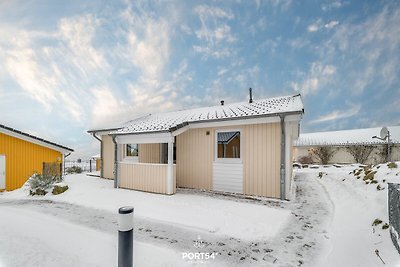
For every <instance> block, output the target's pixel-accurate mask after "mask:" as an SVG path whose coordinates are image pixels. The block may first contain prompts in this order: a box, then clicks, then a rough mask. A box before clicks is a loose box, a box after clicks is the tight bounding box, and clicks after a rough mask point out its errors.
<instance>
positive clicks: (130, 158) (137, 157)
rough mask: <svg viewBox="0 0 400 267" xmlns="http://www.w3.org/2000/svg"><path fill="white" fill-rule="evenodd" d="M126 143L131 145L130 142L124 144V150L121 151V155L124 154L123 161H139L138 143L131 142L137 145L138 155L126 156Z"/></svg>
mask: <svg viewBox="0 0 400 267" xmlns="http://www.w3.org/2000/svg"><path fill="white" fill-rule="evenodd" d="M128 145H132V144H124V149H123V150H124V151H123V155H124V159H123V160H124V161H127V162H134V163H138V162H139V144H133V145H137V149H138V155H137V156H127V155H126V153H127V150H128V149H127V147H128Z"/></svg>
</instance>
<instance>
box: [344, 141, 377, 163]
mask: <svg viewBox="0 0 400 267" xmlns="http://www.w3.org/2000/svg"><path fill="white" fill-rule="evenodd" d="M374 148H375V146H371V145H355V146H348V147H346V150H347V152H349V153H350V155H351V156H352V157H353V158H354V160H355V161H356V162H357V163H360V164H364V163H365V162H366V161H367V160H368V158H369V156H370V155H371V153H372V151H373V150H374Z"/></svg>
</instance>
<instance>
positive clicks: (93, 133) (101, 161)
mask: <svg viewBox="0 0 400 267" xmlns="http://www.w3.org/2000/svg"><path fill="white" fill-rule="evenodd" d="M91 134H92V136H93V137H94V138H96V139H97V140H99V141H100V177H103V140H101V139H100V138H99V137H97V135H96V132H91Z"/></svg>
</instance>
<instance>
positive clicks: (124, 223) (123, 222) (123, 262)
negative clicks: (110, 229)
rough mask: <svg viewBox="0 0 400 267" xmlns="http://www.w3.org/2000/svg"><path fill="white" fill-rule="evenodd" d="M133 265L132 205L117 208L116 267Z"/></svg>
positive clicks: (130, 266)
mask: <svg viewBox="0 0 400 267" xmlns="http://www.w3.org/2000/svg"><path fill="white" fill-rule="evenodd" d="M132 266H133V207H121V208H120V209H119V210H118V267H132Z"/></svg>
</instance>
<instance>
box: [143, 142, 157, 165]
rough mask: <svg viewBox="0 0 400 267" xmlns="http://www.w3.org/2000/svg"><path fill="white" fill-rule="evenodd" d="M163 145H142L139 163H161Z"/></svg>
mask: <svg viewBox="0 0 400 267" xmlns="http://www.w3.org/2000/svg"><path fill="white" fill-rule="evenodd" d="M160 150H161V144H140V145H139V163H161V162H160V152H161V151H160Z"/></svg>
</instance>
